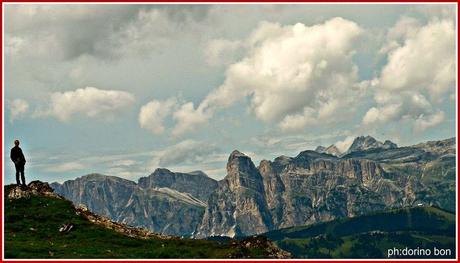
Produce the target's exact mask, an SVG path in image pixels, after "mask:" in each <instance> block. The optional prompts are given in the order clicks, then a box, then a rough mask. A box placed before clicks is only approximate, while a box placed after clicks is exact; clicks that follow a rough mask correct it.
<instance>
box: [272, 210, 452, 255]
mask: <svg viewBox="0 0 460 263" xmlns="http://www.w3.org/2000/svg"><path fill="white" fill-rule="evenodd" d="M455 233H456V231H455V214H453V213H450V212H447V211H443V210H441V209H439V208H436V207H413V208H404V209H394V210H389V211H382V212H378V213H374V214H369V215H363V216H358V217H354V218H344V219H337V220H333V221H330V222H325V223H318V224H314V225H309V226H297V227H290V228H283V229H280V230H274V231H270V232H268V233H264V234H263V235H264V236H267V237H268V238H269V239H270V240H273V241H275V243H276V244H277V245H278V246H279V247H280V248H282V249H284V250H286V251H289V252H290V253H292V255H293V256H294V258H385V259H386V258H388V255H387V253H388V250H389V249H391V248H393V247H395V248H398V249H403V248H406V247H409V248H419V249H426V250H430V252H431V253H432V254H431V255H429V256H423V255H422V256H418V257H417V256H412V257H413V258H423V259H425V258H443V257H439V256H435V255H434V253H433V252H434V251H433V250H434V248H435V247H436V248H437V249H440V248H442V249H444V250H446V251H450V253H451V254H450V255H446V256H445V258H455V248H456V246H455ZM403 257H404V256H403V255H399V256H397V255H392V256H390V258H403ZM406 257H409V256H406Z"/></svg>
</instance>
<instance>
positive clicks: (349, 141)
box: [334, 136, 355, 153]
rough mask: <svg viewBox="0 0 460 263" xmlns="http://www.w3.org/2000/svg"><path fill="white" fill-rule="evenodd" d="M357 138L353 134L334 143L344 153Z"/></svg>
mask: <svg viewBox="0 0 460 263" xmlns="http://www.w3.org/2000/svg"><path fill="white" fill-rule="evenodd" d="M354 140H355V137H353V136H347V137H346V138H345V139H344V140H342V141H338V142H336V143H335V144H334V145H335V146H336V147H337V149H339V151H340V152H342V153H344V152H346V151H347V150H348V148H350V146H351V144H352V143H353V141H354Z"/></svg>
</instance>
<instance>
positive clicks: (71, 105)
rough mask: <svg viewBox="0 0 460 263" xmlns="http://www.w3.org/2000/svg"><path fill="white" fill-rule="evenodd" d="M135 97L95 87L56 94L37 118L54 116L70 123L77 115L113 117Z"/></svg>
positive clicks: (126, 93)
mask: <svg viewBox="0 0 460 263" xmlns="http://www.w3.org/2000/svg"><path fill="white" fill-rule="evenodd" d="M133 102H134V96H133V95H132V94H130V93H128V92H125V91H117V90H101V89H97V88H93V87H86V88H82V89H77V90H75V91H66V92H55V93H53V94H52V95H51V100H50V106H49V108H48V109H46V110H41V111H38V112H37V114H36V115H37V116H53V117H55V118H57V119H58V120H60V121H64V122H66V121H69V120H70V118H71V117H72V116H73V115H75V114H82V115H85V116H87V117H91V118H94V117H106V118H107V117H108V118H111V117H113V114H114V113H115V112H116V111H119V110H122V109H124V108H126V107H128V106H130V105H131V104H132V103H133Z"/></svg>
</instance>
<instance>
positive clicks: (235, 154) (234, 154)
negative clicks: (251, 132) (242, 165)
mask: <svg viewBox="0 0 460 263" xmlns="http://www.w3.org/2000/svg"><path fill="white" fill-rule="evenodd" d="M241 157H246V158H248V156H247V155H246V154H244V153H242V152H240V151H238V150H234V151H233V152H232V153H231V154H230V156H229V157H228V161H231V160H233V159H236V158H241Z"/></svg>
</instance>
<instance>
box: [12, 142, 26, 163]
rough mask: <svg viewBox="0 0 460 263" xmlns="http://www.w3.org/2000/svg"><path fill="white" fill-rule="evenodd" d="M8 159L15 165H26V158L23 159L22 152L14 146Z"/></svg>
mask: <svg viewBox="0 0 460 263" xmlns="http://www.w3.org/2000/svg"><path fill="white" fill-rule="evenodd" d="M10 158H11V161H13V162H14V164H15V165H24V164H26V158H25V157H24V154H23V153H22V150H21V148H19V146H14V147H13V148H11V154H10Z"/></svg>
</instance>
